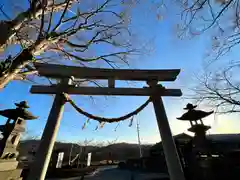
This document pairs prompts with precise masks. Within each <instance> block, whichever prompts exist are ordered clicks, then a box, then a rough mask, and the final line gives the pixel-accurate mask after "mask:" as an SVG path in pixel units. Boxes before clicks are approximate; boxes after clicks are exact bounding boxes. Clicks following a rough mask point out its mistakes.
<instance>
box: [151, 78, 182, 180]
mask: <svg viewBox="0 0 240 180" xmlns="http://www.w3.org/2000/svg"><path fill="white" fill-rule="evenodd" d="M148 85H149V86H150V88H152V89H153V91H152V95H151V98H152V103H153V107H154V110H155V114H156V119H157V124H158V129H159V133H160V136H161V139H162V145H163V151H164V155H165V159H166V163H167V167H168V173H169V175H170V179H171V180H185V177H184V172H183V169H182V166H181V162H180V159H179V156H178V153H177V149H176V145H175V142H174V139H173V137H172V133H171V129H170V126H169V123H168V118H167V114H166V111H165V108H164V105H163V101H162V97H161V94H160V93H161V89H162V90H164V89H165V88H164V87H162V86H161V85H159V84H157V81H150V82H148Z"/></svg>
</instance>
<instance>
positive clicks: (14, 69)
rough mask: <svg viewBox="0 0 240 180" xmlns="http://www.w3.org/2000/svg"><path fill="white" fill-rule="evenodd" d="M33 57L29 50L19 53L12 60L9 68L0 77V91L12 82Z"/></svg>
mask: <svg viewBox="0 0 240 180" xmlns="http://www.w3.org/2000/svg"><path fill="white" fill-rule="evenodd" d="M32 58H33V56H32V54H31V53H30V51H29V49H25V50H23V51H22V52H21V54H20V55H19V56H17V57H16V59H14V60H13V62H12V65H11V67H10V68H9V69H8V70H7V72H6V73H3V74H1V75H0V89H3V88H4V87H5V86H6V85H7V84H8V83H9V82H10V81H12V80H13V79H14V78H15V77H16V75H17V74H18V73H19V72H20V71H21V70H22V69H23V68H24V67H25V66H26V65H27V64H28V63H30V62H31V60H32Z"/></svg>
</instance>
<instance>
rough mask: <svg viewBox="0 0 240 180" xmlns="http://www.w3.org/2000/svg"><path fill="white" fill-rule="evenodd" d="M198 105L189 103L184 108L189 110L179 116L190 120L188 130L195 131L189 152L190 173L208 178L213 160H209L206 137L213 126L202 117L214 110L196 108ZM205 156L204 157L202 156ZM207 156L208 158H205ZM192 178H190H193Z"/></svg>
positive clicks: (198, 179) (197, 179) (204, 178)
mask: <svg viewBox="0 0 240 180" xmlns="http://www.w3.org/2000/svg"><path fill="white" fill-rule="evenodd" d="M196 107H197V106H194V105H192V104H187V106H186V107H185V108H184V109H185V110H187V112H186V113H184V114H183V115H182V116H181V117H179V118H177V119H179V120H182V121H189V122H190V125H191V127H190V128H189V129H188V131H190V132H193V133H194V138H193V140H192V142H191V149H189V150H188V153H187V161H188V164H189V165H188V169H187V173H188V175H189V176H190V177H191V178H193V177H194V179H196V180H206V179H210V178H209V177H211V168H206V167H210V166H211V161H209V159H208V156H209V152H210V151H209V146H208V141H207V139H206V132H207V131H208V130H209V129H210V128H211V127H210V126H206V125H204V124H203V121H202V119H203V118H205V117H207V116H209V115H211V114H212V113H213V111H210V112H206V111H201V110H196V109H195V108H196ZM202 156H204V158H202ZM206 156H207V158H205V157H206ZM191 178H190V179H191Z"/></svg>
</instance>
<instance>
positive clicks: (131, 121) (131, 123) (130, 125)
mask: <svg viewBox="0 0 240 180" xmlns="http://www.w3.org/2000/svg"><path fill="white" fill-rule="evenodd" d="M133 120H134V116H133V117H132V118H131V119H130V123H129V125H128V126H129V127H132V125H133Z"/></svg>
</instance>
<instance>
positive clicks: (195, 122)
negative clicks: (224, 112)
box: [177, 104, 213, 147]
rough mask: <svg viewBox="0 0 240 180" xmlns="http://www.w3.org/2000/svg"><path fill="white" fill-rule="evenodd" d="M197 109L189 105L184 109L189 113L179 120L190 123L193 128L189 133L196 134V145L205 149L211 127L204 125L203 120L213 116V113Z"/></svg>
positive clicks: (194, 141)
mask: <svg viewBox="0 0 240 180" xmlns="http://www.w3.org/2000/svg"><path fill="white" fill-rule="evenodd" d="M196 107H197V106H194V105H192V104H187V106H186V107H185V108H184V109H185V110H187V112H186V113H184V114H183V115H182V116H181V117H179V118H177V119H179V120H182V121H189V122H190V124H191V127H190V128H189V129H188V131H190V132H193V133H194V140H193V143H194V145H195V146H198V147H203V146H204V144H205V142H206V141H205V140H206V132H207V131H208V130H209V129H210V128H211V127H210V126H206V125H204V124H203V121H202V119H203V118H205V117H207V116H209V115H211V114H212V113H213V111H210V112H206V111H202V110H196V109H195V108H196Z"/></svg>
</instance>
